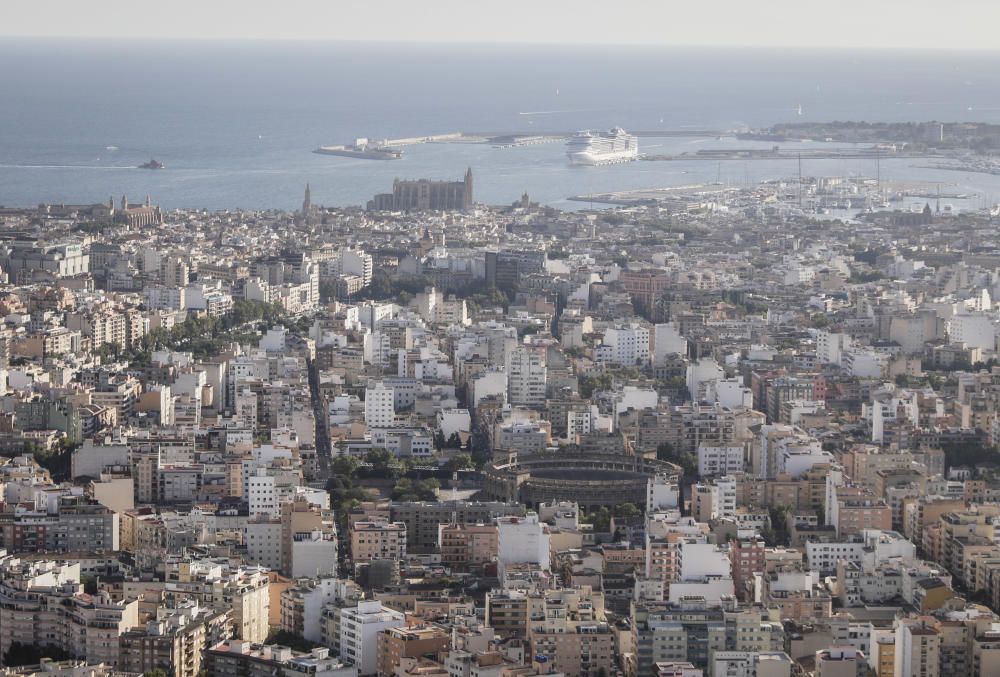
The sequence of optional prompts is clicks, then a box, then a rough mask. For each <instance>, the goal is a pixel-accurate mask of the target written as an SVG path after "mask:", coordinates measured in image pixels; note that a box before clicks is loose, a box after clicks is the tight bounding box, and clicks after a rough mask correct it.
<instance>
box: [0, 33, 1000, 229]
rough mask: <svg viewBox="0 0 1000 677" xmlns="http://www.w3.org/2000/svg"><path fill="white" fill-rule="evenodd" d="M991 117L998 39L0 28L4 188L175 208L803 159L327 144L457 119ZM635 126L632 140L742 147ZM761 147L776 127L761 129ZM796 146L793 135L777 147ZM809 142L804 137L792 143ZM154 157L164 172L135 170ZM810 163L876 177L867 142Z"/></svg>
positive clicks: (11, 202)
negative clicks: (699, 40) (113, 32)
mask: <svg viewBox="0 0 1000 677" xmlns="http://www.w3.org/2000/svg"><path fill="white" fill-rule="evenodd" d="M831 120H866V121H925V120H940V121H986V122H1000V52H971V51H970V52H961V51H943V50H926V51H896V50H870V51H859V50H840V51H830V50H820V49H815V50H808V49H798V50H789V49H763V48H756V49H749V48H746V49H736V48H733V49H721V48H708V47H705V48H690V47H684V48H680V47H604V46H602V47H596V46H595V47H585V46H573V47H567V46H537V45H536V46H531V45H471V44H449V45H427V44H391V45H390V44H378V43H344V42H250V41H247V42H239V41H227V42H209V41H156V40H153V41H149V40H129V39H122V40H107V41H94V40H52V39H44V40H42V39H0V205H4V206H30V205H35V204H38V203H41V202H51V203H89V202H97V201H104V200H107V199H108V198H109V197H114V198H115V199H116V200H118V199H120V197H121V196H122V195H127V196H128V197H129V199H130V200H132V201H136V200H140V199H144V198H145V196H146V195H149V196H151V199H152V200H153V201H154V202H155V203H158V204H160V205H162V206H164V207H167V208H181V207H185V208H206V209H211V210H222V209H233V208H251V209H267V208H281V209H293V208H295V207H297V206H298V205H299V204H301V200H302V193H303V189H304V187H305V185H306V183H309V184H310V186H311V192H312V199H313V202H314V203H317V204H323V205H327V206H350V205H363V204H364V203H365V202H366V201H367V200H368V199H369V198H370V197H371V196H372V195H373V194H375V193H379V192H385V191H387V190H390V189H391V185H392V181H393V179H394V178H397V177H398V178H424V177H426V178H434V179H456V180H457V179H459V178H461V177H462V175H463V174H464V172H465V170H466V168H467V167H471V168H472V171H473V174H474V177H475V179H474V180H475V197H476V200H477V201H479V202H484V203H488V204H507V203H510V202H513V201H514V200H516V199H518V198H519V197H520V196H521V194H522V193H525V192H527V193H528V194H529V196H530V197H531V199H532V200H537V201H540V202H542V203H545V204H550V205H554V206H557V207H561V208H577V207H580V206H589V205H587V204H586V203H579V202H571V201H569V200H568V198H569V197H570V196H574V195H591V194H595V193H604V192H609V191H625V190H634V189H647V188H659V187H668V186H678V185H695V184H701V183H709V182H722V183H726V184H731V185H745V184H747V183H751V182H756V181H760V180H766V179H774V178H782V177H790V176H793V175H795V174H796V173H797V171H798V167H797V164H796V162H795V161H794V160H754V161H727V162H705V161H698V160H694V159H692V160H684V161H674V162H633V163H629V164H625V165H615V166H608V167H570V166H568V165H567V163H566V159H565V155H564V148H563V146H562V145H561V144H560V143H547V144H539V145H532V146H524V147H517V148H507V149H499V148H493V147H492V146H491V145H489V144H455V143H428V144H420V145H412V146H407V147H406V148H405V156H404V158H403V159H401V160H398V161H388V162H386V161H371V160H360V159H353V158H343V157H334V156H324V155H317V154H314V153H312V152H311V151H312V150H313V149H315V148H316V147H318V146H321V145H332V144H340V143H349V142H351V141H353V139H355V138H356V137H368V138H372V139H382V138H401V137H412V136H425V135H431V134H444V133H450V132H456V131H465V132H496V133H526V134H533V133H541V132H545V131H570V130H582V129H606V128H610V127H613V126H621V127H624V128H625V129H627V130H657V129H662V130H718V131H730V130H737V129H745V128H748V127H749V128H755V127H764V126H768V125H771V124H774V123H778V122H789V121H831ZM747 145H748V144H747V143H746V142H740V141H737V140H735V139H733V138H723V139H721V140H720V139H718V138H716V136H714V135H713V136H706V137H702V138H683V137H681V138H676V137H664V138H643V139H640V151H642V152H648V153H671V154H679V153H685V152H687V153H695V152H697V150H699V149H701V148H732V147H746V146H747ZM767 145H768V146H770V145H771V144H767ZM780 145H781V146H782V147H783V148H786V149H787V148H792V149H794V147H796V146H800V145H801V144H780ZM801 147H808V146H805V145H801ZM150 158H156V159H157V160H159V161H161V162H163V163H164V165H165V168H164V169H162V170H159V171H151V170H144V169H139V168H137V166H138V165H139V164H141V163H143V162H145V161H147V160H149V159H150ZM926 164H928V163H927V162H926V161H921V160H913V159H895V160H890V159H884V160H882V162H881V167H880V171H881V176H882V178H883V179H887V180H897V181H919V182H926V183H928V184H940V185H942V186H944V187H945V188H944V190H946V191H948V192H951V193H969V194H974V195H975V198H974V200H972V202H973V203H976V204H979V206H984V205H986V204H992V203H993V202H994V201H995V199H1000V176H991V175H987V174H972V173H964V172H953V171H945V170H940V169H928V168H924V167H921V165H926ZM802 171H803V173H804V174H807V175H813V176H861V175H874V172H875V167H874V166H873V163H872V162H871V161H868V160H808V161H805V162H803V168H802Z"/></svg>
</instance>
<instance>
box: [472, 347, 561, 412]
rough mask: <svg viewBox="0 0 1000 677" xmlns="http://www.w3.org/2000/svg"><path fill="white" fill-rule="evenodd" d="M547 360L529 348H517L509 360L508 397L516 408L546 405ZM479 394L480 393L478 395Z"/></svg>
mask: <svg viewBox="0 0 1000 677" xmlns="http://www.w3.org/2000/svg"><path fill="white" fill-rule="evenodd" d="M546 375H547V369H546V367H545V359H544V358H543V357H542V356H541V355H540V354H539V353H537V352H535V351H533V350H529V349H527V348H517V349H516V350H514V351H512V352H511V353H510V355H509V356H508V358H507V397H508V401H509V402H510V403H511V404H512V405H514V406H515V407H541V406H542V405H544V404H545V383H546ZM477 394H478V393H477Z"/></svg>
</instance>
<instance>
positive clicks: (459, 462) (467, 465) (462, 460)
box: [445, 454, 475, 472]
mask: <svg viewBox="0 0 1000 677" xmlns="http://www.w3.org/2000/svg"><path fill="white" fill-rule="evenodd" d="M474 467H475V465H474V464H473V463H472V456H470V455H469V454H455V455H454V456H452V457H451V459H450V460H449V461H448V463H447V464H446V465H445V468H446V469H447V470H448V472H456V471H459V470H469V469H471V468H474Z"/></svg>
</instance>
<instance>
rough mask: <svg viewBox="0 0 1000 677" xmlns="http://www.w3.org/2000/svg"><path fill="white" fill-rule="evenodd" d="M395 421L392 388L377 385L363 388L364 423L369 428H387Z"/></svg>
mask: <svg viewBox="0 0 1000 677" xmlns="http://www.w3.org/2000/svg"><path fill="white" fill-rule="evenodd" d="M395 419H396V410H395V405H394V394H393V389H392V388H387V387H386V386H384V385H383V384H381V383H379V384H378V385H376V386H375V387H374V388H365V423H367V424H368V427H369V428H388V427H390V426H392V424H393V423H394V422H395Z"/></svg>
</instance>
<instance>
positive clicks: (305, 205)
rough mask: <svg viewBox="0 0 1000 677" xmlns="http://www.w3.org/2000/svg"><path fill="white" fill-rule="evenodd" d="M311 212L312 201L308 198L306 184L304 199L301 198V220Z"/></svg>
mask: <svg viewBox="0 0 1000 677" xmlns="http://www.w3.org/2000/svg"><path fill="white" fill-rule="evenodd" d="M311 211H312V199H311V198H310V196H309V184H308V183H307V184H306V194H305V197H303V198H302V218H306V217H308V216H309V213H310V212H311Z"/></svg>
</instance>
